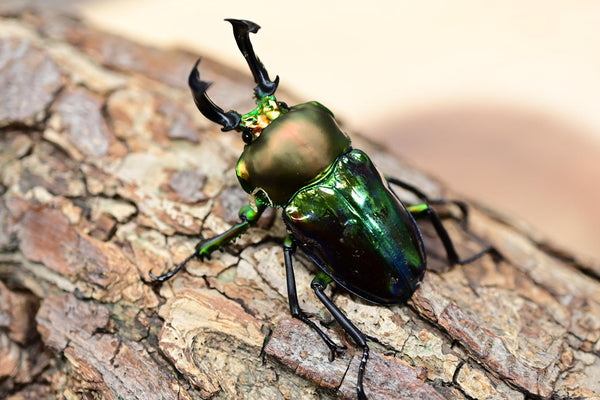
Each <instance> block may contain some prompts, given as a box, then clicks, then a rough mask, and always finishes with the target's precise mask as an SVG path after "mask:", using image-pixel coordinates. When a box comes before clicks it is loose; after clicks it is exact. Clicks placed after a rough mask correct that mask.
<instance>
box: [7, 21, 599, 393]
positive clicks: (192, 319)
mask: <svg viewBox="0 0 600 400" xmlns="http://www.w3.org/2000/svg"><path fill="white" fill-rule="evenodd" d="M232 40H233V39H232ZM195 59H196V55H192V54H189V53H186V52H184V51H175V50H164V49H160V50H159V49H154V48H148V47H144V46H141V45H139V44H136V43H132V42H130V41H127V40H124V39H122V38H119V37H115V36H112V35H110V34H106V33H103V32H100V31H97V30H94V29H92V28H90V27H87V26H85V25H83V24H82V23H81V22H79V21H76V20H73V19H70V18H66V17H60V16H48V15H43V14H40V13H30V12H22V11H19V12H10V11H6V10H5V11H3V12H2V13H1V16H0V93H1V96H0V171H1V172H0V193H1V194H2V197H1V200H0V397H1V398H8V399H34V398H35V399H38V398H55V397H56V398H59V397H60V398H66V399H75V398H89V399H120V398H123V399H208V398H210V399H333V398H343V399H354V398H356V394H355V385H356V374H357V365H358V361H359V360H358V357H360V351H356V349H355V347H354V346H353V343H352V342H351V341H350V340H349V339H348V338H347V337H346V336H345V335H344V334H343V332H342V331H341V330H340V329H339V327H338V326H337V325H336V324H332V323H331V322H332V321H331V316H330V315H329V314H327V313H326V312H325V311H324V309H323V307H322V306H321V305H320V304H319V303H318V301H317V300H316V298H315V297H314V295H313V294H312V292H311V289H310V287H309V284H310V280H311V278H312V276H314V272H315V267H314V266H313V265H312V264H311V263H310V262H308V261H307V260H306V259H304V258H303V257H302V256H297V257H296V264H295V265H296V270H297V281H298V291H299V296H300V299H301V303H302V304H301V305H302V307H303V308H304V309H305V310H306V311H307V312H309V313H312V315H314V316H315V318H316V319H318V320H320V321H322V322H323V323H324V324H325V325H327V326H329V327H330V328H329V331H330V332H331V335H332V336H333V337H334V338H337V340H338V341H339V342H341V343H344V344H345V345H346V346H347V347H348V350H347V351H346V352H345V353H344V354H343V355H342V356H341V357H339V358H337V359H336V360H335V361H333V362H329V361H328V354H327V348H326V347H325V345H324V344H323V343H322V341H321V340H320V338H319V337H318V336H317V335H316V334H315V333H314V332H312V331H311V330H310V329H308V328H307V327H306V326H304V325H303V324H302V323H300V322H298V321H296V320H293V319H291V318H290V316H289V311H288V305H287V298H286V289H285V277H284V268H283V252H282V249H281V243H282V239H283V237H284V235H285V229H284V227H283V224H282V222H281V220H280V218H277V213H276V212H273V213H270V214H268V215H265V216H263V218H262V220H261V222H260V224H259V226H258V227H257V228H253V229H251V230H250V231H249V232H248V234H246V235H245V236H243V237H242V238H240V239H239V240H238V241H237V242H236V243H235V244H234V245H232V246H229V247H228V248H227V250H226V251H225V252H222V253H218V254H215V255H214V257H213V258H212V259H211V260H210V261H206V262H199V261H192V262H190V264H189V265H188V267H187V269H186V271H184V272H182V273H180V274H178V275H177V276H176V277H175V278H174V279H172V280H171V281H169V282H167V283H165V284H163V285H153V283H152V282H151V280H150V279H149V277H148V273H149V272H150V271H152V272H154V273H155V274H159V273H161V272H164V271H166V270H168V269H170V268H172V266H173V265H175V264H177V263H178V262H180V261H181V260H182V259H183V258H185V257H186V256H187V255H188V254H190V253H191V252H192V251H193V246H194V245H195V243H196V242H197V240H198V238H197V235H198V234H201V235H202V236H204V237H210V236H212V235H214V234H217V233H220V232H222V231H223V230H225V229H227V228H228V227H229V226H231V224H233V223H235V222H236V220H237V211H238V209H239V208H240V207H241V206H242V205H244V204H246V203H247V196H246V195H245V193H244V192H243V191H242V190H241V189H240V188H239V186H238V184H237V180H236V177H235V172H234V167H235V163H236V161H237V158H238V156H239V154H240V153H241V150H242V146H243V143H242V141H241V140H240V138H239V137H238V135H236V134H232V133H228V134H223V133H221V132H220V131H219V129H218V127H216V126H215V125H213V124H211V123H210V122H208V121H206V120H205V119H204V118H203V117H202V116H201V115H200V114H199V113H198V112H197V110H196V109H195V106H194V104H193V101H192V99H191V96H190V95H189V92H188V89H187V87H186V84H187V74H188V72H189V69H190V68H191V66H192V65H193V63H194V61H195ZM201 68H202V73H203V76H207V77H208V79H209V80H214V81H216V82H217V84H215V85H214V87H213V88H212V89H211V95H212V96H214V97H215V98H217V99H218V101H219V103H221V104H223V106H224V107H232V108H234V109H240V110H247V109H250V108H252V98H251V91H250V90H251V89H250V88H249V87H248V85H247V82H249V78H248V77H247V75H246V74H245V73H243V74H242V73H239V72H237V71H233V70H229V69H227V68H224V67H223V66H221V65H218V64H216V63H214V62H211V61H210V59H209V58H208V57H205V58H204V59H203V62H202V64H201ZM279 97H280V98H281V99H282V100H284V101H286V102H288V103H290V104H292V103H294V99H293V96H289V95H286V94H285V93H283V94H280V96H279ZM353 139H354V145H355V147H357V148H362V149H364V150H365V151H367V153H369V154H370V155H371V156H372V158H373V159H374V160H375V162H376V164H377V165H378V166H379V167H380V169H382V170H383V171H384V172H385V173H386V174H389V175H392V176H397V177H399V178H402V179H405V180H407V181H409V182H411V183H413V184H415V185H417V186H418V187H420V188H422V190H423V191H425V192H426V193H428V194H429V195H430V196H432V197H445V196H451V195H452V194H451V193H448V190H447V189H446V188H443V187H441V186H440V184H439V183H438V182H436V181H434V180H432V179H431V178H429V177H427V176H425V175H424V174H422V173H420V172H419V171H415V170H414V169H412V168H410V167H409V166H407V165H405V164H404V163H402V162H401V161H399V160H397V159H396V158H394V157H392V156H390V155H389V154H388V153H386V152H385V151H383V150H382V149H379V148H377V147H375V146H373V145H372V144H370V143H368V142H366V141H364V140H362V139H360V138H359V137H356V135H353ZM402 196H405V198H406V200H407V201H408V202H410V201H411V200H412V201H414V200H415V199H414V198H411V197H410V195H408V194H404V193H403V194H402ZM441 211H445V212H447V213H448V214H449V215H450V216H452V214H453V213H454V212H455V210H452V209H449V210H441ZM446 226H447V227H448V230H449V231H450V234H451V236H452V237H453V238H454V240H455V242H456V243H457V245H458V250H459V253H460V254H462V255H468V254H471V253H472V252H475V251H477V250H478V249H480V248H481V244H480V243H478V241H477V240H474V239H473V237H472V235H469V234H468V233H466V231H465V230H463V229H461V227H460V226H459V224H458V223H457V222H455V220H454V219H452V218H448V219H447V220H446ZM423 231H424V235H425V240H426V246H427V248H428V249H429V254H430V257H429V260H430V262H429V264H430V265H429V271H428V273H427V274H426V277H425V280H424V281H423V283H422V285H421V288H420V289H419V290H418V291H417V292H416V293H415V295H414V296H413V297H412V299H411V300H410V302H409V304H408V305H404V306H394V307H379V306H374V305H371V304H367V303H365V302H362V301H360V300H358V299H355V298H353V297H351V296H349V295H347V294H346V293H345V292H343V291H342V290H339V291H334V292H333V296H334V298H335V301H336V303H337V304H338V305H339V306H340V307H341V308H342V309H343V310H344V311H345V312H346V313H347V315H348V316H349V317H350V319H351V320H352V321H354V322H355V323H356V325H357V326H358V327H359V328H360V329H361V330H362V331H363V332H365V333H366V334H367V335H369V336H370V337H372V338H375V339H376V341H375V342H372V343H371V348H372V351H371V354H372V356H371V360H370V361H369V363H368V365H367V372H366V377H365V387H366V391H367V393H368V395H369V398H370V399H371V400H376V399H386V400H389V399H415V398H420V399H444V398H446V399H511V400H512V399H514V400H518V399H526V398H528V399H530V398H535V399H537V398H539V399H549V398H554V399H570V398H586V399H587V398H590V399H591V398H599V396H600V378H599V377H600V341H599V337H600V265H599V264H598V263H597V262H596V263H594V262H593V261H591V260H581V259H577V258H576V257H574V256H572V255H571V254H570V253H569V252H568V251H565V250H561V249H559V248H557V247H556V246H553V245H550V244H548V243H544V241H543V240H542V239H540V237H539V236H538V235H536V234H534V233H532V232H531V231H530V230H528V229H527V228H525V227H523V226H522V224H521V223H519V222H518V221H514V220H510V219H508V218H506V217H503V216H501V215H499V214H497V213H495V212H492V211H489V210H485V209H483V208H482V207H478V206H476V205H473V209H472V215H471V219H470V227H469V231H470V232H472V233H474V234H475V235H477V236H478V237H481V238H482V239H483V240H484V241H485V242H486V243H489V244H491V245H492V246H493V247H494V248H495V250H496V254H492V255H487V256H485V257H483V258H481V259H480V260H478V261H476V262H473V263H471V264H467V265H464V266H457V267H454V268H448V267H447V266H446V264H445V261H444V256H443V251H442V248H441V246H440V244H439V243H438V241H437V240H436V239H435V237H434V235H433V231H432V229H431V228H430V227H428V226H427V225H425V226H424V228H423Z"/></svg>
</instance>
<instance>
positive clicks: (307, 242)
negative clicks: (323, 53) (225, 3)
mask: <svg viewBox="0 0 600 400" xmlns="http://www.w3.org/2000/svg"><path fill="white" fill-rule="evenodd" d="M226 21H229V22H230V23H231V24H232V26H233V33H234V37H235V40H236V42H237V45H238V47H239V49H240V51H241V52H242V54H243V55H244V57H245V59H246V62H247V63H248V66H249V67H250V70H251V72H252V76H253V78H254V81H255V83H256V84H257V86H256V87H255V89H254V95H255V97H256V102H257V107H256V109H255V110H253V111H251V112H249V113H247V114H245V115H240V114H239V113H237V112H236V111H233V110H230V111H228V112H225V111H223V109H221V108H220V107H219V106H217V105H216V104H214V103H213V101H212V100H211V99H210V98H209V97H208V95H207V89H208V88H209V86H210V85H211V83H209V82H205V81H203V80H201V79H200V74H199V72H198V64H199V62H200V59H199V60H198V61H197V62H196V64H195V65H194V67H193V69H192V71H191V73H190V76H189V82H188V83H189V86H190V89H191V91H192V95H193V98H194V102H195V103H196V106H197V107H198V109H199V110H200V112H201V113H202V114H203V115H204V116H205V117H206V118H208V119H209V120H211V121H213V122H215V123H217V124H220V125H222V129H221V130H222V131H224V132H225V131H231V130H237V131H239V132H241V133H242V139H243V141H244V142H245V147H244V150H243V153H242V155H241V156H240V158H239V161H238V163H237V167H236V173H237V177H238V180H239V183H240V185H241V186H242V188H243V189H244V190H245V191H246V192H247V193H249V194H250V195H251V198H252V199H253V204H250V205H246V206H244V207H242V208H241V210H240V212H239V217H240V222H239V223H237V224H236V225H234V226H233V227H231V228H230V229H229V230H227V231H226V232H224V233H222V234H220V235H217V236H215V237H213V238H211V239H207V240H203V241H200V242H199V243H198V244H197V245H196V247H195V252H194V253H192V254H191V255H190V256H189V257H187V258H186V259H185V260H184V261H183V262H182V263H180V264H179V265H178V266H177V267H176V268H174V269H173V270H171V271H170V272H168V273H165V274H164V275H160V276H156V275H154V274H152V273H150V276H151V278H152V279H154V280H157V281H161V282H162V281H165V280H167V279H169V278H171V277H172V276H173V275H175V274H176V273H177V272H178V271H179V270H181V268H183V267H184V266H185V265H186V264H187V263H188V262H189V261H190V260H191V259H192V258H194V257H197V258H199V259H204V258H210V254H211V253H212V252H214V251H215V250H219V249H221V248H223V247H224V246H225V245H226V244H227V243H229V242H231V241H232V240H234V239H235V238H237V237H238V236H240V235H241V234H243V233H244V232H245V231H246V230H247V229H248V228H249V227H250V226H252V225H253V224H254V223H256V221H257V220H258V219H259V218H260V216H261V214H262V213H263V211H264V210H265V209H266V208H268V207H274V208H281V209H282V217H283V220H284V223H285V225H286V227H287V231H288V234H287V236H286V238H285V239H284V242H283V251H284V264H285V270H286V280H287V291H288V302H289V306H290V311H291V314H292V316H293V317H295V318H297V319H300V320H301V321H303V322H304V323H306V324H308V325H309V326H310V327H311V328H312V329H313V330H314V331H315V332H316V333H318V334H319V336H320V337H321V338H322V339H323V341H324V342H325V344H326V345H327V346H328V347H329V350H330V357H329V358H330V360H333V359H334V357H335V356H336V354H338V353H339V352H341V351H343V350H344V349H345V347H343V346H339V345H337V344H336V343H335V342H334V341H333V340H331V339H330V338H329V336H328V335H327V334H326V333H325V331H324V330H323V329H321V328H320V327H319V326H318V325H317V324H316V323H315V322H314V321H313V320H311V319H309V317H308V316H307V314H305V313H304V311H302V309H301V308H300V306H299V302H298V296H297V294H296V283H295V278H294V270H293V265H292V256H293V254H294V252H295V251H296V249H297V248H300V249H301V250H302V251H303V252H304V253H305V254H306V255H308V257H309V258H311V259H312V260H313V261H314V262H315V263H316V264H317V265H318V266H319V267H320V269H321V271H320V272H319V273H318V274H317V275H316V277H315V278H314V279H313V281H312V283H311V288H312V289H313V291H314V293H315V294H316V296H317V297H318V299H319V300H320V301H321V302H322V303H323V305H324V306H325V308H327V310H329V312H330V313H331V314H332V315H333V317H334V318H335V320H336V321H337V322H338V323H339V325H340V326H341V327H342V328H343V329H344V330H345V331H346V332H347V334H348V335H349V336H350V337H351V338H352V339H353V341H354V342H355V343H356V345H357V346H358V347H360V348H361V349H362V358H361V361H360V365H359V370H358V380H357V383H356V390H357V395H358V398H359V399H361V400H364V399H366V398H367V396H366V393H365V390H364V387H363V377H364V373H365V368H366V365H367V361H368V359H369V346H368V344H367V337H366V336H365V335H364V334H363V333H362V332H361V331H360V330H359V329H358V328H357V327H356V326H355V325H354V324H353V323H352V322H351V321H350V320H349V319H348V318H347V317H346V316H345V314H344V313H343V312H342V311H341V310H340V309H339V308H338V307H337V306H336V305H335V303H334V302H333V301H332V299H331V298H330V297H329V296H328V295H326V294H325V288H326V287H327V285H328V284H330V283H331V282H335V283H337V284H338V285H339V286H341V287H343V288H344V289H346V290H347V291H349V292H350V293H352V294H354V295H356V296H358V297H360V298H362V299H364V300H366V301H368V302H371V303H375V304H381V305H390V304H399V303H403V302H405V301H406V300H407V299H408V298H410V297H411V296H412V294H413V293H414V291H415V290H416V289H417V287H418V286H419V282H420V281H421V280H422V279H423V275H424V274H425V270H426V265H427V262H426V252H425V246H424V243H423V238H422V236H421V232H420V230H419V227H418V226H417V223H416V221H415V218H417V217H427V218H429V220H430V221H431V223H432V225H433V227H434V229H435V231H436V233H437V235H438V236H439V238H440V240H441V242H442V244H443V246H444V248H445V251H446V255H447V259H448V263H449V264H450V265H453V264H464V263H467V262H470V261H472V260H474V259H476V258H478V257H480V256H482V255H483V254H485V253H486V252H487V251H489V249H484V250H482V251H480V252H479V253H476V254H474V255H472V256H471V257H469V258H466V259H460V258H459V256H458V254H457V252H456V250H455V247H454V245H453V243H452V240H451V239H450V237H449V235H448V233H447V231H446V229H445V228H444V226H443V224H442V222H441V220H440V218H439V216H438V215H437V214H436V212H435V211H434V210H433V208H431V207H430V204H433V203H454V204H456V205H458V206H459V207H460V208H461V209H462V211H463V214H464V216H465V218H466V205H464V203H462V202H458V201H449V200H430V199H429V198H428V197H427V196H426V195H425V194H424V193H423V192H421V191H420V190H419V189H417V188H416V187H414V186H412V185H410V184H407V183H405V182H403V181H401V180H399V179H395V178H390V177H384V175H383V174H382V173H381V172H379V170H378V169H377V168H376V167H375V166H374V164H373V162H372V161H371V159H370V158H369V156H368V155H367V154H365V153H364V152H363V151H361V150H359V149H354V148H353V147H352V146H351V141H350V138H349V137H348V135H347V134H346V133H344V132H343V131H342V130H341V128H340V127H339V125H338V123H337V122H336V120H335V118H334V115H333V113H332V112H331V111H330V110H329V109H327V108H326V107H325V106H323V105H321V104H320V103H318V102H315V101H312V102H308V103H303V104H299V105H296V106H293V107H289V106H287V105H286V104H285V103H283V102H279V101H277V99H276V98H275V96H274V93H275V91H276V89H277V86H278V83H279V77H276V78H275V79H274V80H271V79H270V78H269V74H268V73H267V70H266V69H265V67H264V65H263V64H262V63H261V62H260V60H259V59H258V57H256V54H255V53H254V49H253V47H252V44H251V42H250V33H256V32H257V31H258V30H259V29H260V26H259V25H257V24H255V23H254V22H251V21H247V20H236V19H227V20H226ZM392 184H393V185H396V186H399V187H401V188H403V189H405V190H408V191H409V192H412V193H413V194H415V195H416V196H417V197H418V198H420V199H422V201H423V203H422V204H417V205H412V206H406V205H405V204H404V203H403V202H402V201H401V200H400V198H399V197H398V196H397V195H396V193H395V192H394V191H393V189H392V187H391V185H392Z"/></svg>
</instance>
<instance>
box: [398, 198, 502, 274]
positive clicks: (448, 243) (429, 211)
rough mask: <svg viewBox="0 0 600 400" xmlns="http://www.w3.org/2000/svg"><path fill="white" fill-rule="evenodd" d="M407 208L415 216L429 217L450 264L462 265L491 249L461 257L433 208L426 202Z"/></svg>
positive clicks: (487, 248)
mask: <svg viewBox="0 0 600 400" xmlns="http://www.w3.org/2000/svg"><path fill="white" fill-rule="evenodd" d="M407 208H408V211H409V212H410V213H411V214H412V215H413V216H415V217H420V216H425V217H427V218H429V220H430V221H431V223H432V224H433V227H434V229H435V231H436V233H437V235H438V237H439V238H440V240H441V241H442V244H443V245H444V248H445V249H446V255H447V258H448V263H449V264H450V265H454V264H461V265H462V264H467V263H470V262H471V261H474V260H476V259H478V258H479V257H481V256H483V255H484V254H486V253H488V252H489V251H490V250H491V247H486V248H485V249H483V250H481V251H480V252H478V253H475V254H473V255H472V256H470V257H467V258H463V259H461V258H459V256H458V253H457V252H456V249H455V248H454V244H453V243H452V239H450V235H448V231H447V230H446V228H444V225H443V224H442V221H441V220H440V217H439V216H438V215H437V213H436V212H435V211H434V210H433V208H431V207H429V205H428V204H416V205H414V206H409V207H407Z"/></svg>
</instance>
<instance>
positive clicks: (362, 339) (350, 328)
mask: <svg viewBox="0 0 600 400" xmlns="http://www.w3.org/2000/svg"><path fill="white" fill-rule="evenodd" d="M329 282H331V278H329V277H328V276H327V275H325V274H324V273H320V274H318V275H317V276H316V277H315V279H313V281H312V283H311V285H310V287H311V288H312V289H313V290H314V291H315V294H316V295H317V297H318V298H319V300H321V303H323V305H324V306H325V308H327V310H329V312H330V313H331V315H333V317H334V318H335V320H336V321H337V322H338V324H340V326H341V327H342V328H343V329H344V330H345V331H346V333H348V335H350V337H351V338H352V340H354V342H355V343H356V344H357V346H359V347H362V349H363V354H362V358H361V360H360V365H359V367H358V381H357V383H356V391H357V393H358V398H359V399H360V400H366V399H367V396H366V395H365V390H364V388H363V376H364V374H365V368H366V366H367V360H368V359H369V345H368V344H367V337H366V336H365V334H364V333H362V332H361V331H360V330H359V329H358V328H357V327H356V326H354V324H353V323H352V322H351V321H350V320H349V319H348V317H346V315H345V314H344V313H343V312H342V311H341V310H340V309H339V308H338V307H337V306H336V305H335V303H334V302H333V301H332V300H331V299H330V298H329V297H328V296H327V295H326V294H325V288H326V287H327V284H328V283H329Z"/></svg>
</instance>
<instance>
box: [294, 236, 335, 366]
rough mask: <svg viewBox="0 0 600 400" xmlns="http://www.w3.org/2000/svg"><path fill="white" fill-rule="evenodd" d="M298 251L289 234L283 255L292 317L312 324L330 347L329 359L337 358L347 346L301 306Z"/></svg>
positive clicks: (309, 324)
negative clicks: (294, 259) (294, 258)
mask: <svg viewBox="0 0 600 400" xmlns="http://www.w3.org/2000/svg"><path fill="white" fill-rule="evenodd" d="M295 251H296V244H295V243H294V241H293V240H292V238H291V236H290V235H288V236H287V237H286V238H285V241H284V242H283V255H284V260H285V274H286V281H287V292H288V302H289V303H290V312H291V314H292V317H294V318H297V319H299V320H300V321H302V322H304V323H305V324H306V325H308V326H310V327H311V328H312V329H313V330H314V331H315V332H317V333H318V334H319V336H321V338H322V339H323V341H324V342H325V344H326V345H327V347H329V361H333V360H334V359H335V356H336V354H339V353H341V352H342V351H344V350H346V347H345V346H339V345H337V344H336V343H335V342H334V341H333V340H331V338H330V337H329V336H327V334H326V333H325V332H323V331H322V330H321V328H319V327H318V326H317V324H316V323H315V322H314V321H312V320H311V319H309V318H308V317H307V316H306V314H305V313H304V311H302V309H301V308H300V304H299V302H298V294H297V293H296V278H295V277H294V268H293V266H292V254H294V252H295Z"/></svg>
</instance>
